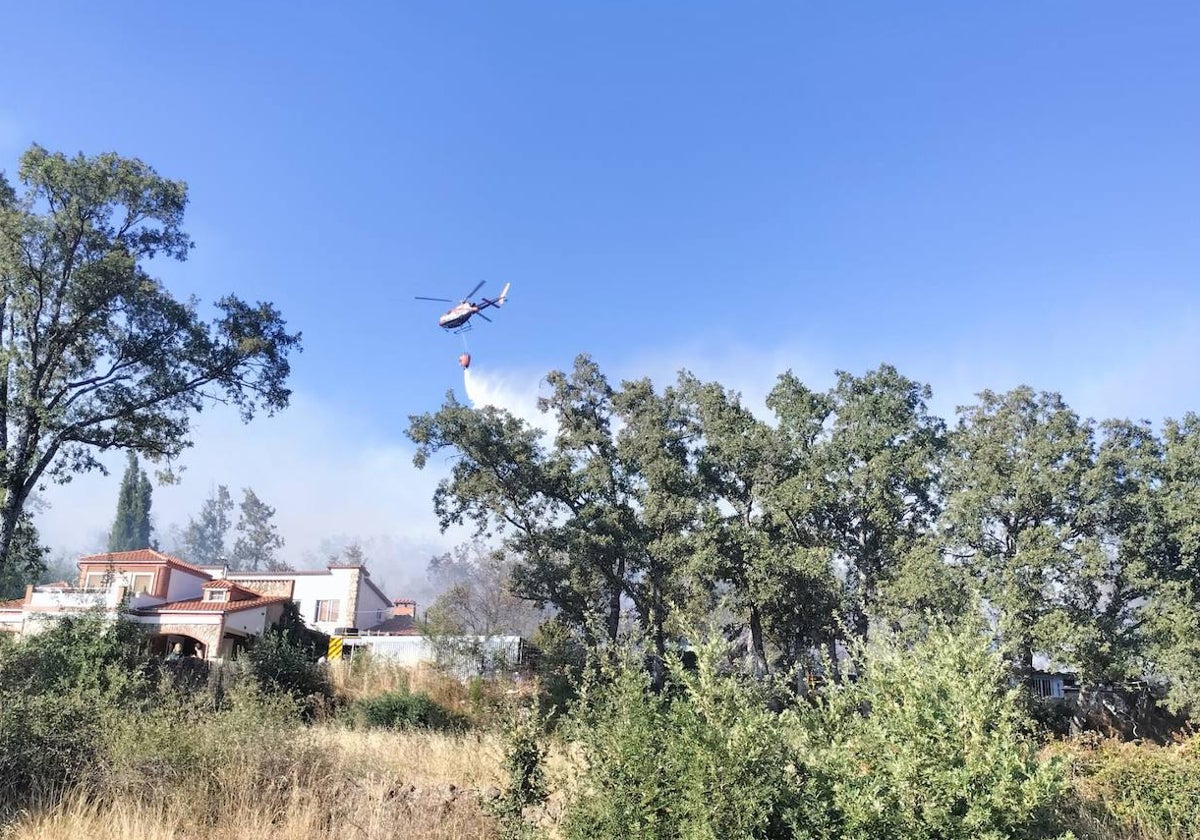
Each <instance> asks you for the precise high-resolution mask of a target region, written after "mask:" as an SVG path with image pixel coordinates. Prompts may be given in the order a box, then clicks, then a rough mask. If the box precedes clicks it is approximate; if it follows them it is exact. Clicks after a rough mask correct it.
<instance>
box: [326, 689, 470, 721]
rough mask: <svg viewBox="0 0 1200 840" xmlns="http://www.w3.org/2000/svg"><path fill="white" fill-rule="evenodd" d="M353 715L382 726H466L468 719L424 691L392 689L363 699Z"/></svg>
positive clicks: (351, 711)
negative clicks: (412, 691)
mask: <svg viewBox="0 0 1200 840" xmlns="http://www.w3.org/2000/svg"><path fill="white" fill-rule="evenodd" d="M350 715H351V719H352V720H354V721H356V722H359V723H361V724H363V725H365V726H369V727H376V728H380V729H438V730H443V729H450V730H455V729H463V728H464V727H465V726H466V719H465V718H464V717H463V716H462V715H459V714H456V713H455V712H452V711H451V710H450V709H447V708H445V707H444V706H441V705H439V704H438V703H437V702H436V701H434V700H433V698H431V697H430V696H429V695H428V694H425V693H424V692H415V693H409V692H407V691H389V692H385V693H384V694H378V695H376V696H374V697H369V698H366V699H363V700H359V701H358V702H357V703H355V704H354V707H353V708H352V709H351V710H350Z"/></svg>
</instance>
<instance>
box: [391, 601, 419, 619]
mask: <svg viewBox="0 0 1200 840" xmlns="http://www.w3.org/2000/svg"><path fill="white" fill-rule="evenodd" d="M392 615H393V616H397V615H410V616H412V617H413V618H416V617H417V602H416V601H410V600H407V599H405V598H400V599H398V600H396V601H392Z"/></svg>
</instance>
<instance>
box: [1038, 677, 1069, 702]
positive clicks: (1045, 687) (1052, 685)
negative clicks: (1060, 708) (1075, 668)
mask: <svg viewBox="0 0 1200 840" xmlns="http://www.w3.org/2000/svg"><path fill="white" fill-rule="evenodd" d="M1033 693H1034V694H1036V695H1037V696H1038V697H1049V698H1054V699H1062V696H1063V681H1062V677H1034V678H1033Z"/></svg>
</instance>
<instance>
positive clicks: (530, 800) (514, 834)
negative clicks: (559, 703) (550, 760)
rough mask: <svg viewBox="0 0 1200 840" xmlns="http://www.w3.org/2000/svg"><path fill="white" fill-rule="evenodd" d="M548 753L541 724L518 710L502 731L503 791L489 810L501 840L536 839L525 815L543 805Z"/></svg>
mask: <svg viewBox="0 0 1200 840" xmlns="http://www.w3.org/2000/svg"><path fill="white" fill-rule="evenodd" d="M547 751H548V745H547V743H546V737H545V733H544V732H543V724H542V723H541V722H539V721H538V720H537V718H536V716H534V715H532V714H529V713H528V712H527V711H522V710H517V711H516V712H515V714H513V715H512V716H511V717H510V718H509V721H508V725H507V727H506V729H505V749H504V771H505V784H504V789H503V790H502V791H501V793H500V797H499V798H498V799H497V800H496V801H495V802H494V803H492V804H491V805H490V808H489V810H490V811H491V812H492V814H493V815H494V816H495V817H496V820H497V822H499V824H500V835H501V838H502V840H525V838H531V837H535V836H536V833H535V832H534V831H533V828H532V826H531V825H530V824H529V821H528V820H527V819H526V811H527V809H529V808H533V807H536V806H538V805H541V804H542V803H543V802H545V801H546V797H547V794H548V792H549V790H548V787H547V785H546V773H545V764H546V754H547Z"/></svg>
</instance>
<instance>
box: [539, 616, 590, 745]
mask: <svg viewBox="0 0 1200 840" xmlns="http://www.w3.org/2000/svg"><path fill="white" fill-rule="evenodd" d="M533 647H534V650H535V651H536V652H537V653H536V658H535V662H536V665H535V671H536V673H537V679H538V707H539V708H538V713H539V717H540V718H541V719H542V720H544V721H546V723H547V725H549V726H553V725H554V724H555V723H556V722H557V720H558V718H559V716H560V715H561V714H562V713H563V712H565V711H566V709H567V708H568V707H569V706H570V705H571V703H573V702H574V701H575V698H576V697H577V696H578V686H579V683H580V681H581V680H582V678H583V669H584V665H585V662H586V658H587V656H586V652H585V650H584V647H583V645H582V644H581V643H580V642H579V640H578V639H577V638H576V637H575V635H574V633H573V631H572V630H570V629H569V628H568V627H567V626H566V625H564V624H563V623H562V622H560V621H558V620H557V619H554V618H551V619H547V620H546V621H543V622H542V623H541V624H539V625H538V628H537V632H536V633H535V634H534V636H533Z"/></svg>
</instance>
